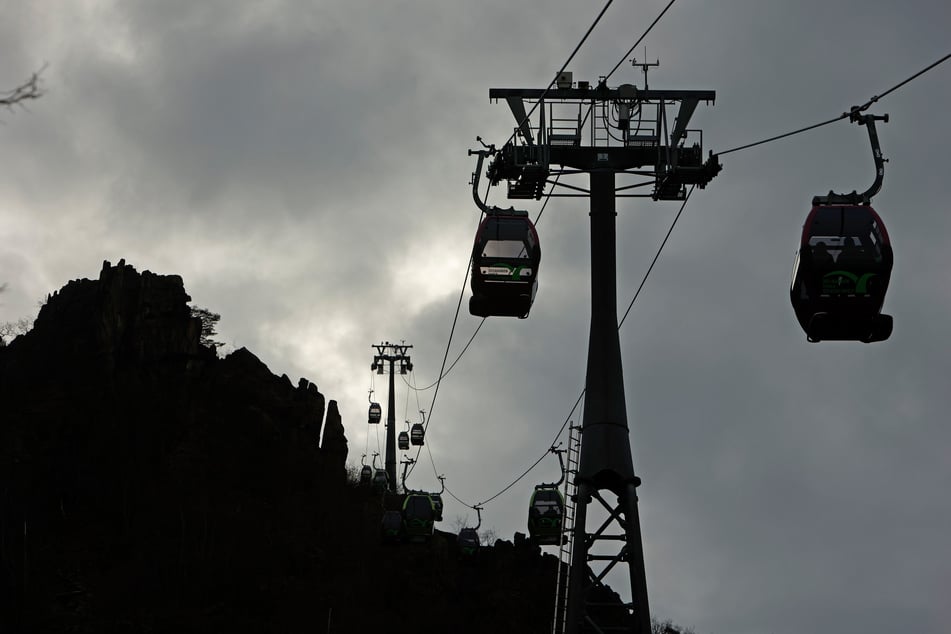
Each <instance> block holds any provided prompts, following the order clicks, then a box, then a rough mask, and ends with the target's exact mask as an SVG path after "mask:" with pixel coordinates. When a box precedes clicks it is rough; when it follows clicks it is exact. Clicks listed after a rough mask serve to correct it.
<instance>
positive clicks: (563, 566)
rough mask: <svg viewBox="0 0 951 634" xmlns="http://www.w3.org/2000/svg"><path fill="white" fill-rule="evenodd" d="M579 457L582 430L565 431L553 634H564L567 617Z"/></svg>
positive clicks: (571, 429) (570, 428) (571, 426)
mask: <svg viewBox="0 0 951 634" xmlns="http://www.w3.org/2000/svg"><path fill="white" fill-rule="evenodd" d="M580 456H581V427H580V426H576V425H570V426H569V427H568V464H567V466H566V468H565V469H566V474H565V483H564V497H565V514H564V516H563V517H562V518H561V529H562V540H561V545H560V546H559V547H558V550H559V552H558V572H557V576H556V579H557V581H556V583H555V616H554V618H553V619H552V630H551V631H552V634H564V632H565V621H566V617H567V615H568V577H569V575H568V570H569V566H570V564H571V554H572V549H573V547H574V534H575V531H574V528H575V506H576V501H575V493H576V491H577V486H576V485H575V476H577V474H578V460H579V458H580Z"/></svg>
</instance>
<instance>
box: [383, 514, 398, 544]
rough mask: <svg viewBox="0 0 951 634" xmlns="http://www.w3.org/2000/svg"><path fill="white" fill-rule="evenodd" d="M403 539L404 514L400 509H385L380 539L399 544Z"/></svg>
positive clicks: (385, 542) (384, 541) (386, 542)
mask: <svg viewBox="0 0 951 634" xmlns="http://www.w3.org/2000/svg"><path fill="white" fill-rule="evenodd" d="M402 539H403V514H402V513H400V512H399V511H395V510H392V511H384V512H383V519H382V521H381V522H380V541H381V542H383V543H384V544H397V543H399V542H400V541H401V540H402Z"/></svg>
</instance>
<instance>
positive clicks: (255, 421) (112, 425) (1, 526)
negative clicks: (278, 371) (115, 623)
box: [0, 261, 346, 631]
mask: <svg viewBox="0 0 951 634" xmlns="http://www.w3.org/2000/svg"><path fill="white" fill-rule="evenodd" d="M188 301H190V298H189V297H188V295H187V294H186V292H185V289H184V285H183V282H182V279H181V277H179V276H176V275H155V274H153V273H150V272H148V271H145V272H143V273H141V274H140V273H138V272H136V270H135V269H134V268H133V267H132V266H129V265H127V264H125V262H124V261H120V262H119V264H118V265H116V266H111V265H110V264H109V263H108V262H106V263H104V265H103V268H102V272H101V273H100V276H99V279H98V280H88V279H83V280H74V281H71V282H69V283H68V284H67V285H66V286H65V287H63V288H62V289H61V290H60V291H58V292H57V293H54V294H53V295H52V296H50V297H49V298H48V300H47V302H46V304H45V305H44V306H43V308H42V310H41V311H40V314H39V316H38V317H37V319H36V322H35V324H34V328H33V330H32V331H31V332H29V333H28V334H26V335H22V336H20V337H18V338H17V339H15V340H14V341H13V342H12V343H11V344H10V345H9V346H6V347H4V348H2V349H0V403H2V404H3V415H2V419H0V505H2V515H0V543H2V544H3V547H2V553H0V555H2V560H3V566H2V569H0V570H2V571H0V575H2V576H0V583H2V586H0V618H3V619H4V620H3V621H0V625H6V626H8V627H0V630H3V631H8V628H9V629H10V630H13V629H14V627H19V628H25V626H26V625H27V624H30V625H31V627H30V628H26V629H30V630H31V631H37V630H38V629H42V627H38V625H42V622H40V623H38V622H37V621H36V620H35V617H37V615H43V618H44V619H49V623H50V624H51V626H53V625H54V624H63V623H67V622H69V618H68V617H69V615H70V614H73V615H80V614H83V613H85V612H86V611H87V610H88V609H89V608H90V606H91V605H92V603H91V602H92V601H93V599H92V598H91V597H92V594H93V592H95V594H96V596H97V597H98V598H99V599H98V600H99V601H103V600H105V601H108V602H112V601H115V606H114V607H115V609H116V610H117V611H119V612H122V611H124V609H125V608H123V609H120V608H119V606H129V605H131V606H136V605H137V604H138V608H134V609H145V610H147V611H156V612H163V611H167V610H168V606H167V605H164V606H163V605H162V603H163V602H164V601H165V600H166V599H168V597H169V590H170V589H173V588H178V589H180V592H172V593H171V595H172V596H174V601H175V602H181V601H183V600H184V601H186V602H187V601H188V600H191V599H194V595H196V594H199V595H200V594H202V593H206V594H207V595H208V596H212V595H213V594H214V592H215V591H216V590H215V589H216V588H217V589H219V590H220V589H221V588H222V587H225V586H226V585H227V584H228V583H230V582H231V581H232V580H233V579H239V578H241V575H242V571H245V570H247V569H248V567H249V566H250V567H255V566H260V567H269V566H273V565H274V560H275V559H277V560H279V561H282V562H283V561H285V560H287V559H288V558H289V557H290V554H289V553H287V552H278V551H281V550H282V548H281V547H280V546H277V545H276V544H274V543H273V542H275V539H276V536H275V531H276V530H277V528H276V527H275V523H276V519H275V516H277V515H279V514H281V513H284V512H287V511H288V510H289V509H294V508H297V507H298V506H299V505H306V506H307V507H309V508H311V509H314V508H315V507H317V506H318V505H319V503H320V499H319V495H320V493H321V484H320V480H321V479H322V476H329V475H330V474H331V473H332V472H333V471H334V470H336V471H337V473H336V474H335V475H333V477H331V478H330V479H331V480H332V481H335V482H338V483H339V482H342V481H343V480H344V478H345V469H344V466H343V462H345V461H346V439H345V438H344V437H343V427H342V425H340V421H339V414H336V403H334V402H333V401H331V403H330V409H331V410H332V411H333V412H334V413H335V418H334V420H333V421H332V429H331V430H328V434H327V437H326V438H325V443H327V444H328V445H329V446H330V447H332V449H331V450H329V451H328V452H327V453H328V459H326V460H325V459H324V456H323V455H322V452H321V450H320V449H319V447H318V442H319V439H320V432H321V425H322V420H323V417H324V409H325V400H324V397H323V395H322V394H320V392H319V391H318V390H317V387H316V386H315V385H314V384H312V383H309V382H308V381H306V380H301V382H300V384H299V385H298V386H297V387H294V386H293V385H292V384H291V382H290V380H289V379H288V378H287V377H286V376H283V377H277V376H275V375H273V374H272V373H271V372H270V371H269V370H268V369H267V367H266V366H265V365H264V364H263V363H261V361H260V360H258V359H257V358H256V357H255V356H254V355H253V354H251V353H250V352H248V351H247V350H244V349H241V350H238V351H235V352H234V353H232V354H231V355H229V356H228V357H227V358H225V359H218V358H217V357H216V354H215V352H214V351H213V350H212V349H210V348H206V347H204V346H202V345H201V344H200V335H201V324H200V321H199V320H198V319H195V318H193V317H192V316H191V313H190V309H189V307H188V305H187V302H188ZM341 452H342V453H343V460H341ZM315 496H317V497H315ZM311 519H313V518H311ZM277 523H279V522H277ZM281 530H289V531H297V532H301V533H304V532H307V531H308V530H310V527H309V526H306V525H296V526H287V525H282V526H281ZM24 531H25V532H26V535H25V536H24ZM269 541H270V542H272V546H271V547H270V548H269V547H267V546H261V545H260V544H267V543H268V542H269ZM249 542H251V543H254V544H255V546H254V548H248V547H247V545H248V543H249ZM133 570H134V571H135V573H136V574H134V575H130V572H132V571H133ZM182 595H185V596H182ZM56 597H66V599H56ZM149 597H151V598H149ZM112 608H113V606H111V605H109V606H108V607H106V606H100V607H99V608H98V611H99V613H100V614H102V613H103V610H105V613H106V614H108V613H109V612H110V611H111V610H112ZM133 620H134V619H133ZM51 629H54V630H55V629H56V627H52V628H51ZM94 629H95V628H94Z"/></svg>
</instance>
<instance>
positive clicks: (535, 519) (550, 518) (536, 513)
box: [528, 487, 565, 545]
mask: <svg viewBox="0 0 951 634" xmlns="http://www.w3.org/2000/svg"><path fill="white" fill-rule="evenodd" d="M564 512H565V499H564V497H562V495H561V492H560V491H559V490H558V489H556V488H554V487H537V488H536V489H535V491H534V492H533V493H532V498H531V501H530V502H529V505H528V534H529V536H530V537H531V539H532V541H534V542H535V543H536V544H541V545H554V544H560V543H561V539H562V527H561V518H562V516H563V515H564Z"/></svg>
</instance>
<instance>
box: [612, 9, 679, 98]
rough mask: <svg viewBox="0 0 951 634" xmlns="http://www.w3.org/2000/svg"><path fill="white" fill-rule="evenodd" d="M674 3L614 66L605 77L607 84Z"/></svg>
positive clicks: (662, 12)
mask: <svg viewBox="0 0 951 634" xmlns="http://www.w3.org/2000/svg"><path fill="white" fill-rule="evenodd" d="M674 2H676V0H670V2H668V3H667V6H666V7H664V10H663V11H661V12H660V15H658V16H657V17H656V18H654V21H653V22H651V25H650V26H649V27H647V30H646V31H644V33H643V34H642V35H641V36H640V37H639V38H637V41H636V42H634V45H633V46H631V48H630V50H629V51H628V52H627V53H625V54H624V57H622V58H621V59H620V60H618V63H617V64H615V65H614V68H612V69H611V72H610V73H608V74H607V75H605V76H604V81H605V82H607V81H608V79H610V78H611V75H613V74H614V72H615V71H616V70H617V69H618V68H620V67H621V64H623V63H624V60H626V59H627V57H628V55H630V54H631V53H633V52H634V49H635V48H637V45H638V44H640V43H641V41H642V40H643V39H644V38H645V37H647V34H648V33H650V32H651V29H653V28H654V25H655V24H657V23H658V22H660V19H661V18H662V17H664V14H665V13H667V9H669V8H670V5H672V4H673V3H674Z"/></svg>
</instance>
